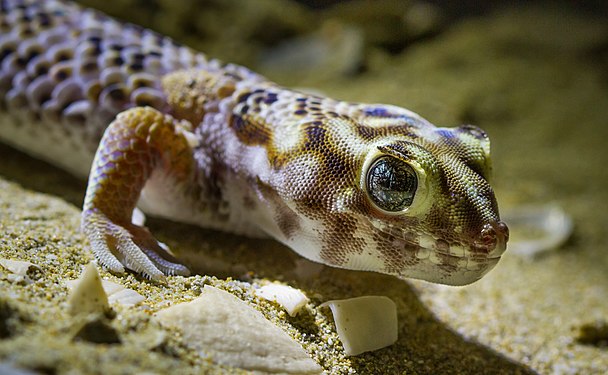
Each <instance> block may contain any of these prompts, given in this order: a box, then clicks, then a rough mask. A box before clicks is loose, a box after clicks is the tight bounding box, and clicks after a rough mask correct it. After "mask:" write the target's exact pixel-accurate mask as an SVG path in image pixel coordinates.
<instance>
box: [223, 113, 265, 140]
mask: <svg viewBox="0 0 608 375" xmlns="http://www.w3.org/2000/svg"><path fill="white" fill-rule="evenodd" d="M229 124H230V128H231V129H232V130H233V131H234V132H235V134H236V135H237V137H238V138H239V140H240V141H241V142H242V143H243V144H246V145H249V146H254V145H268V144H269V143H270V140H271V136H272V129H270V127H269V126H268V124H266V123H264V122H263V121H260V120H258V119H254V118H253V117H252V116H248V115H244V116H238V115H232V117H231V118H230V121H229Z"/></svg>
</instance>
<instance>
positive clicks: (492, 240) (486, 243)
mask: <svg viewBox="0 0 608 375" xmlns="http://www.w3.org/2000/svg"><path fill="white" fill-rule="evenodd" d="M477 242H478V243H479V244H480V245H481V246H482V247H483V248H485V249H486V250H487V251H488V252H490V251H492V250H494V248H495V247H496V245H497V244H498V238H497V235H496V229H494V225H492V224H489V223H488V224H485V225H484V226H483V227H482V228H481V233H480V234H479V239H478V240H477Z"/></svg>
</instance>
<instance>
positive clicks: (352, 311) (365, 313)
mask: <svg viewBox="0 0 608 375" xmlns="http://www.w3.org/2000/svg"><path fill="white" fill-rule="evenodd" d="M321 306H329V308H330V309H331V312H332V314H333V317H334V321H335V322H336V330H337V331H338V336H339V337H340V341H342V345H344V351H345V353H346V355H349V356H353V355H358V354H361V353H363V352H368V351H373V350H378V349H381V348H384V347H386V346H389V345H392V344H394V343H395V341H397V331H398V327H397V306H396V305H395V303H394V302H393V301H392V300H391V299H390V298H388V297H384V296H364V297H357V298H350V299H343V300H334V301H327V302H325V303H324V304H322V305H321Z"/></svg>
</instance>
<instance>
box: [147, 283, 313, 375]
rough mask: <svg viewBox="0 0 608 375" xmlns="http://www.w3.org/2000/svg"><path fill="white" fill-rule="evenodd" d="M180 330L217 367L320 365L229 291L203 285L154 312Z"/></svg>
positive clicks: (297, 368)
mask: <svg viewBox="0 0 608 375" xmlns="http://www.w3.org/2000/svg"><path fill="white" fill-rule="evenodd" d="M156 318H157V319H158V321H159V322H160V323H161V324H162V325H164V326H168V327H175V328H177V329H179V330H180V331H181V332H182V338H183V340H184V342H185V344H186V345H187V346H188V347H190V348H192V349H194V350H197V351H200V352H201V353H204V354H206V355H208V356H209V357H211V359H212V360H213V361H214V362H216V363H218V364H222V365H228V366H233V367H240V368H243V369H246V370H254V371H265V372H280V373H287V374H294V373H296V374H320V373H321V372H322V369H321V367H320V366H319V365H318V364H317V363H315V362H314V361H313V360H312V359H311V358H310V357H309V356H308V353H306V351H304V349H303V348H302V347H301V346H300V344H298V343H297V342H296V341H294V340H293V339H292V338H291V337H289V336H288V335H287V334H286V333H285V332H283V331H282V330H281V329H280V328H278V327H276V326H275V325H274V324H272V323H271V322H269V321H268V320H267V319H266V318H264V316H263V315H262V314H261V313H260V312H259V311H257V310H255V309H254V308H253V307H251V306H249V305H248V304H247V303H245V302H243V301H241V300H240V299H238V298H237V297H235V296H233V295H232V294H230V293H228V292H225V291H223V290H220V289H217V288H214V287H212V286H209V285H206V286H205V287H204V288H203V291H202V292H201V295H200V297H198V298H196V299H195V300H193V301H190V302H187V303H181V304H178V305H175V306H172V307H169V308H167V309H165V310H162V311H159V312H158V313H157V314H156Z"/></svg>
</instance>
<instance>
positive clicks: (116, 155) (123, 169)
mask: <svg viewBox="0 0 608 375" xmlns="http://www.w3.org/2000/svg"><path fill="white" fill-rule="evenodd" d="M188 134H189V132H188V129H187V123H185V122H181V121H179V120H176V119H175V118H173V117H171V116H169V115H166V114H163V113H161V112H159V111H157V110H155V109H152V108H148V107H137V108H132V109H129V110H127V111H125V112H122V113H120V114H119V115H118V116H117V117H116V119H115V120H114V121H113V122H112V124H110V126H109V127H108V129H107V130H106V132H105V134H104V136H103V138H102V140H101V142H100V144H99V148H98V149H97V153H96V154H95V159H94V161H93V166H92V168H91V174H90V176H89V184H88V187H87V193H86V197H85V202H84V207H83V213H82V229H83V232H84V233H85V235H86V236H87V238H88V239H89V241H90V243H91V248H92V250H93V253H94V255H95V258H96V259H97V260H98V261H99V263H100V264H101V265H103V266H104V267H106V268H108V269H110V270H111V271H114V272H119V273H122V272H124V269H125V267H126V268H129V269H131V270H133V271H135V272H138V273H142V274H144V275H145V276H146V277H149V278H151V279H160V278H162V277H163V275H165V274H168V275H188V274H189V273H190V272H189V270H188V269H187V268H186V267H185V266H183V265H181V264H179V263H178V262H177V260H176V259H175V258H174V257H173V256H172V255H171V254H169V253H168V252H167V251H166V250H165V249H163V246H162V245H161V244H159V242H158V241H157V240H156V239H155V238H154V237H153V236H152V235H151V234H150V232H149V231H148V229H147V228H145V227H142V226H139V225H136V224H134V223H132V220H131V218H132V215H133V210H134V209H135V206H136V204H137V201H138V199H139V196H140V193H141V191H142V189H143V188H144V186H145V184H146V181H147V180H148V178H149V177H150V176H151V175H152V173H153V172H154V171H155V170H157V169H160V170H161V171H162V172H163V174H165V175H166V176H168V178H172V179H174V180H175V181H176V183H183V182H186V181H187V180H188V179H189V178H191V176H192V173H193V168H194V160H193V157H192V147H191V145H190V144H189V142H188Z"/></svg>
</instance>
